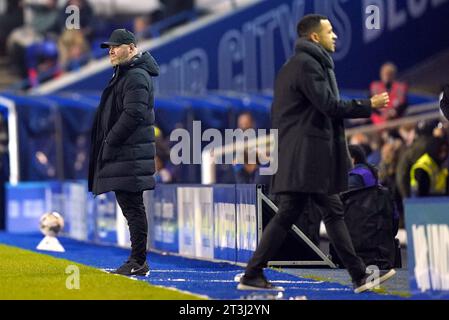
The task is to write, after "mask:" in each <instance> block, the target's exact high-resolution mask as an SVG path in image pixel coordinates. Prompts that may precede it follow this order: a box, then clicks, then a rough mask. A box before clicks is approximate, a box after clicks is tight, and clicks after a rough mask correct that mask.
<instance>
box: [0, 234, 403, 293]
mask: <svg viewBox="0 0 449 320" xmlns="http://www.w3.org/2000/svg"><path fill="white" fill-rule="evenodd" d="M41 239H42V235H40V234H33V235H30V234H26V235H24V234H10V233H4V232H0V243H2V244H7V245H11V246H16V247H20V248H24V249H28V250H32V251H36V252H40V253H46V254H48V255H50V256H53V257H57V258H64V259H68V260H71V261H75V262H78V263H82V264H85V265H89V266H93V267H96V268H100V269H112V268H116V267H117V266H119V265H120V264H121V263H123V261H125V260H126V259H127V257H128V254H129V250H126V249H121V248H117V247H111V246H99V245H93V244H88V243H84V242H79V241H75V240H72V239H67V238H60V239H59V240H60V242H61V244H62V245H63V246H64V248H65V250H66V252H65V253H47V252H42V251H38V250H36V249H35V248H36V246H37V244H38V243H39V241H40V240H41ZM148 262H149V264H150V268H151V274H150V276H149V277H148V278H143V277H139V279H142V280H143V281H147V282H149V283H151V284H153V285H159V286H164V287H172V288H176V289H180V290H184V291H188V292H192V293H195V294H200V295H204V296H207V297H209V298H211V299H242V298H245V296H248V295H250V294H251V293H252V292H246V291H239V290H237V289H236V285H237V283H236V282H234V277H235V275H236V274H238V273H241V272H243V268H241V267H238V266H234V265H231V264H227V263H213V262H205V261H199V260H192V259H186V258H181V257H174V256H165V255H159V254H154V253H150V254H149V255H148ZM265 274H266V276H267V277H268V278H269V279H270V280H272V281H273V282H274V284H276V285H279V286H283V287H284V288H285V292H284V295H283V299H290V298H295V297H299V296H306V297H307V299H309V300H313V299H320V300H328V299H354V300H355V299H357V300H392V299H394V300H397V299H401V298H400V297H398V296H393V295H380V294H376V293H372V292H368V293H362V294H354V293H353V292H352V288H350V287H349V286H343V285H341V284H337V283H330V282H321V281H314V280H310V279H305V278H300V277H296V276H293V275H289V274H286V273H282V272H277V271H274V270H266V272H265Z"/></svg>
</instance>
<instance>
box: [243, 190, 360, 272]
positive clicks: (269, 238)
mask: <svg viewBox="0 0 449 320" xmlns="http://www.w3.org/2000/svg"><path fill="white" fill-rule="evenodd" d="M278 199H279V211H278V213H277V214H276V215H275V216H274V218H273V219H272V220H271V221H270V222H269V223H268V225H267V226H266V228H265V230H264V231H263V233H262V239H261V241H260V243H259V245H258V247H257V248H256V251H255V252H254V254H253V256H252V258H251V259H250V261H249V262H248V265H247V267H246V272H245V275H246V276H248V277H257V276H260V275H261V274H262V273H263V268H264V267H266V266H267V263H268V261H270V260H271V259H272V258H273V257H274V255H275V254H276V252H277V251H278V250H279V248H280V247H281V245H282V243H283V242H284V240H285V238H286V236H287V232H288V230H290V228H291V226H292V224H293V223H294V222H295V221H296V220H297V219H298V217H299V215H300V214H301V213H302V212H303V211H304V210H305V209H306V206H307V205H308V203H309V201H311V203H312V205H315V206H318V207H319V209H320V212H321V215H322V218H323V221H324V224H325V226H326V231H327V234H328V235H329V238H330V241H331V243H332V245H333V246H334V248H335V250H336V252H337V254H338V256H339V258H340V260H341V261H342V263H343V265H344V266H345V268H346V269H347V270H348V272H349V274H350V275H351V278H352V280H353V281H356V280H360V279H361V278H362V277H363V276H364V275H365V270H366V266H365V264H364V263H363V261H362V259H361V258H359V257H358V256H357V255H356V254H355V250H354V246H353V245H352V240H351V237H350V235H349V232H348V229H347V227H346V224H345V222H344V219H343V214H344V211H343V204H342V202H341V200H340V198H339V196H338V195H324V194H310V193H285V194H280V195H279V198H278Z"/></svg>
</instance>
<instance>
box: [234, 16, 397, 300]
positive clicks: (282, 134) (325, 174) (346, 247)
mask: <svg viewBox="0 0 449 320" xmlns="http://www.w3.org/2000/svg"><path fill="white" fill-rule="evenodd" d="M297 29H298V36H299V38H298V40H297V42H296V47H295V54H294V55H293V56H292V57H291V58H290V59H289V60H288V61H287V62H286V63H285V64H284V66H283V67H282V68H281V70H280V71H279V73H278V76H277V79H276V82H275V89H274V101H273V105H272V127H273V129H277V130H278V134H279V143H278V148H279V165H278V168H279V169H278V171H277V173H276V174H275V175H274V176H273V178H272V183H271V191H272V192H273V193H274V194H277V196H278V199H279V211H278V213H277V214H276V215H275V217H274V218H273V219H272V220H271V221H270V223H269V224H268V225H267V227H266V228H265V230H264V232H263V234H262V239H261V241H260V243H259V245H258V247H257V249H256V251H255V253H254V255H253V256H252V258H251V259H250V261H249V262H248V265H247V268H246V271H245V274H244V276H243V277H242V278H241V279H240V283H239V285H238V289H241V290H254V289H262V290H280V289H282V288H278V287H274V286H273V285H272V284H271V283H270V282H269V281H267V279H266V278H265V277H264V275H263V268H264V267H266V265H267V262H268V261H270V259H271V258H273V257H274V255H275V254H276V252H277V250H278V249H279V248H280V246H281V245H282V243H283V241H284V239H285V237H286V234H287V231H288V230H289V229H290V228H291V226H292V224H293V223H294V222H295V221H297V219H298V217H299V215H300V214H301V213H302V212H303V211H304V210H305V208H306V206H307V205H308V203H312V204H313V205H315V206H318V207H320V212H321V214H322V218H323V221H324V224H325V226H326V230H327V233H328V235H329V238H330V240H331V243H332V244H333V245H334V247H335V249H336V252H337V253H338V255H339V257H340V260H341V261H342V262H343V264H344V266H345V268H346V269H347V270H348V272H349V274H350V276H351V278H352V281H353V285H354V290H355V292H362V291H365V290H369V289H371V288H373V287H374V286H375V284H373V283H375V282H370V281H369V280H370V279H371V278H372V277H373V275H372V274H369V273H367V271H366V266H365V265H364V263H363V261H362V260H361V259H360V258H359V257H358V256H356V254H355V251H354V247H353V245H352V242H351V238H350V236H349V233H348V230H347V227H346V225H345V222H344V220H343V205H342V202H341V200H340V198H339V196H338V193H340V192H342V191H346V190H347V189H348V172H349V169H350V167H351V163H350V158H349V156H348V148H347V144H346V137H345V129H344V124H343V119H345V118H368V117H370V115H371V111H372V109H376V108H383V107H385V106H386V105H387V103H388V94H387V93H383V94H380V95H375V96H373V97H372V98H371V99H370V100H349V101H344V100H341V99H340V95H339V91H338V87H337V82H336V78H335V74H334V62H333V60H332V58H331V56H330V53H333V52H335V41H336V39H337V36H336V35H335V33H334V31H333V29H332V25H331V23H330V21H329V20H328V19H327V17H325V16H320V15H307V16H305V17H304V18H303V19H302V20H301V21H300V22H299V23H298V28H297ZM394 273H395V271H394V270H388V271H387V272H380V276H379V277H377V279H378V280H379V282H382V281H385V280H386V279H388V278H390V277H391V276H392V275H394ZM374 276H376V275H374Z"/></svg>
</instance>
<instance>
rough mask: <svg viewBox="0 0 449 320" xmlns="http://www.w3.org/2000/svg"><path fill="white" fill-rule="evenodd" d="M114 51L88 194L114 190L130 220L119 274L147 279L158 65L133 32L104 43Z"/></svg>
mask: <svg viewBox="0 0 449 320" xmlns="http://www.w3.org/2000/svg"><path fill="white" fill-rule="evenodd" d="M101 47H102V48H109V58H110V62H111V64H112V65H113V67H114V75H113V77H112V79H111V80H110V81H109V84H108V85H107V87H106V88H105V89H104V91H103V94H102V96H101V101H100V105H99V106H98V109H97V113H96V116H95V120H94V124H93V128H92V138H91V150H90V163H89V191H91V192H92V193H94V194H95V195H99V194H102V193H105V192H109V191H114V192H115V195H116V199H117V202H118V204H119V206H120V208H121V210H122V212H123V215H124V216H125V217H126V219H127V221H128V226H129V231H130V237H131V248H132V250H131V255H130V257H129V259H128V261H126V262H125V263H124V264H123V265H122V266H120V267H119V268H118V269H117V270H115V271H114V272H115V273H118V274H123V275H147V274H148V273H149V267H148V264H147V261H146V251H147V236H148V222H147V216H146V212H145V206H144V203H143V191H144V190H151V189H154V185H155V180H154V177H153V175H154V172H155V164H154V156H155V153H156V148H155V137H154V120H155V119H154V110H153V105H154V96H153V93H154V92H153V91H154V90H153V82H152V77H155V76H157V75H158V74H159V67H158V65H157V63H156V61H155V60H154V59H153V57H152V56H151V55H150V53H148V52H144V53H141V52H139V50H138V49H137V42H136V39H135V37H134V34H133V33H131V32H130V31H128V30H126V29H116V30H114V31H113V32H112V34H111V36H110V38H109V40H108V41H107V42H104V43H102V44H101Z"/></svg>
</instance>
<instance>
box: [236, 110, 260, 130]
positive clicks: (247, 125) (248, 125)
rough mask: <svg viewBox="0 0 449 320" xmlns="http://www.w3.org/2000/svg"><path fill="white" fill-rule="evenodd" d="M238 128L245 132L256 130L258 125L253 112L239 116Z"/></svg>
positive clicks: (246, 112)
mask: <svg viewBox="0 0 449 320" xmlns="http://www.w3.org/2000/svg"><path fill="white" fill-rule="evenodd" d="M237 128H239V129H242V130H243V131H245V130H247V129H255V128H256V123H255V121H254V118H253V115H252V114H251V112H249V111H245V112H242V113H241V114H240V115H239V117H238V118H237Z"/></svg>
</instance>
